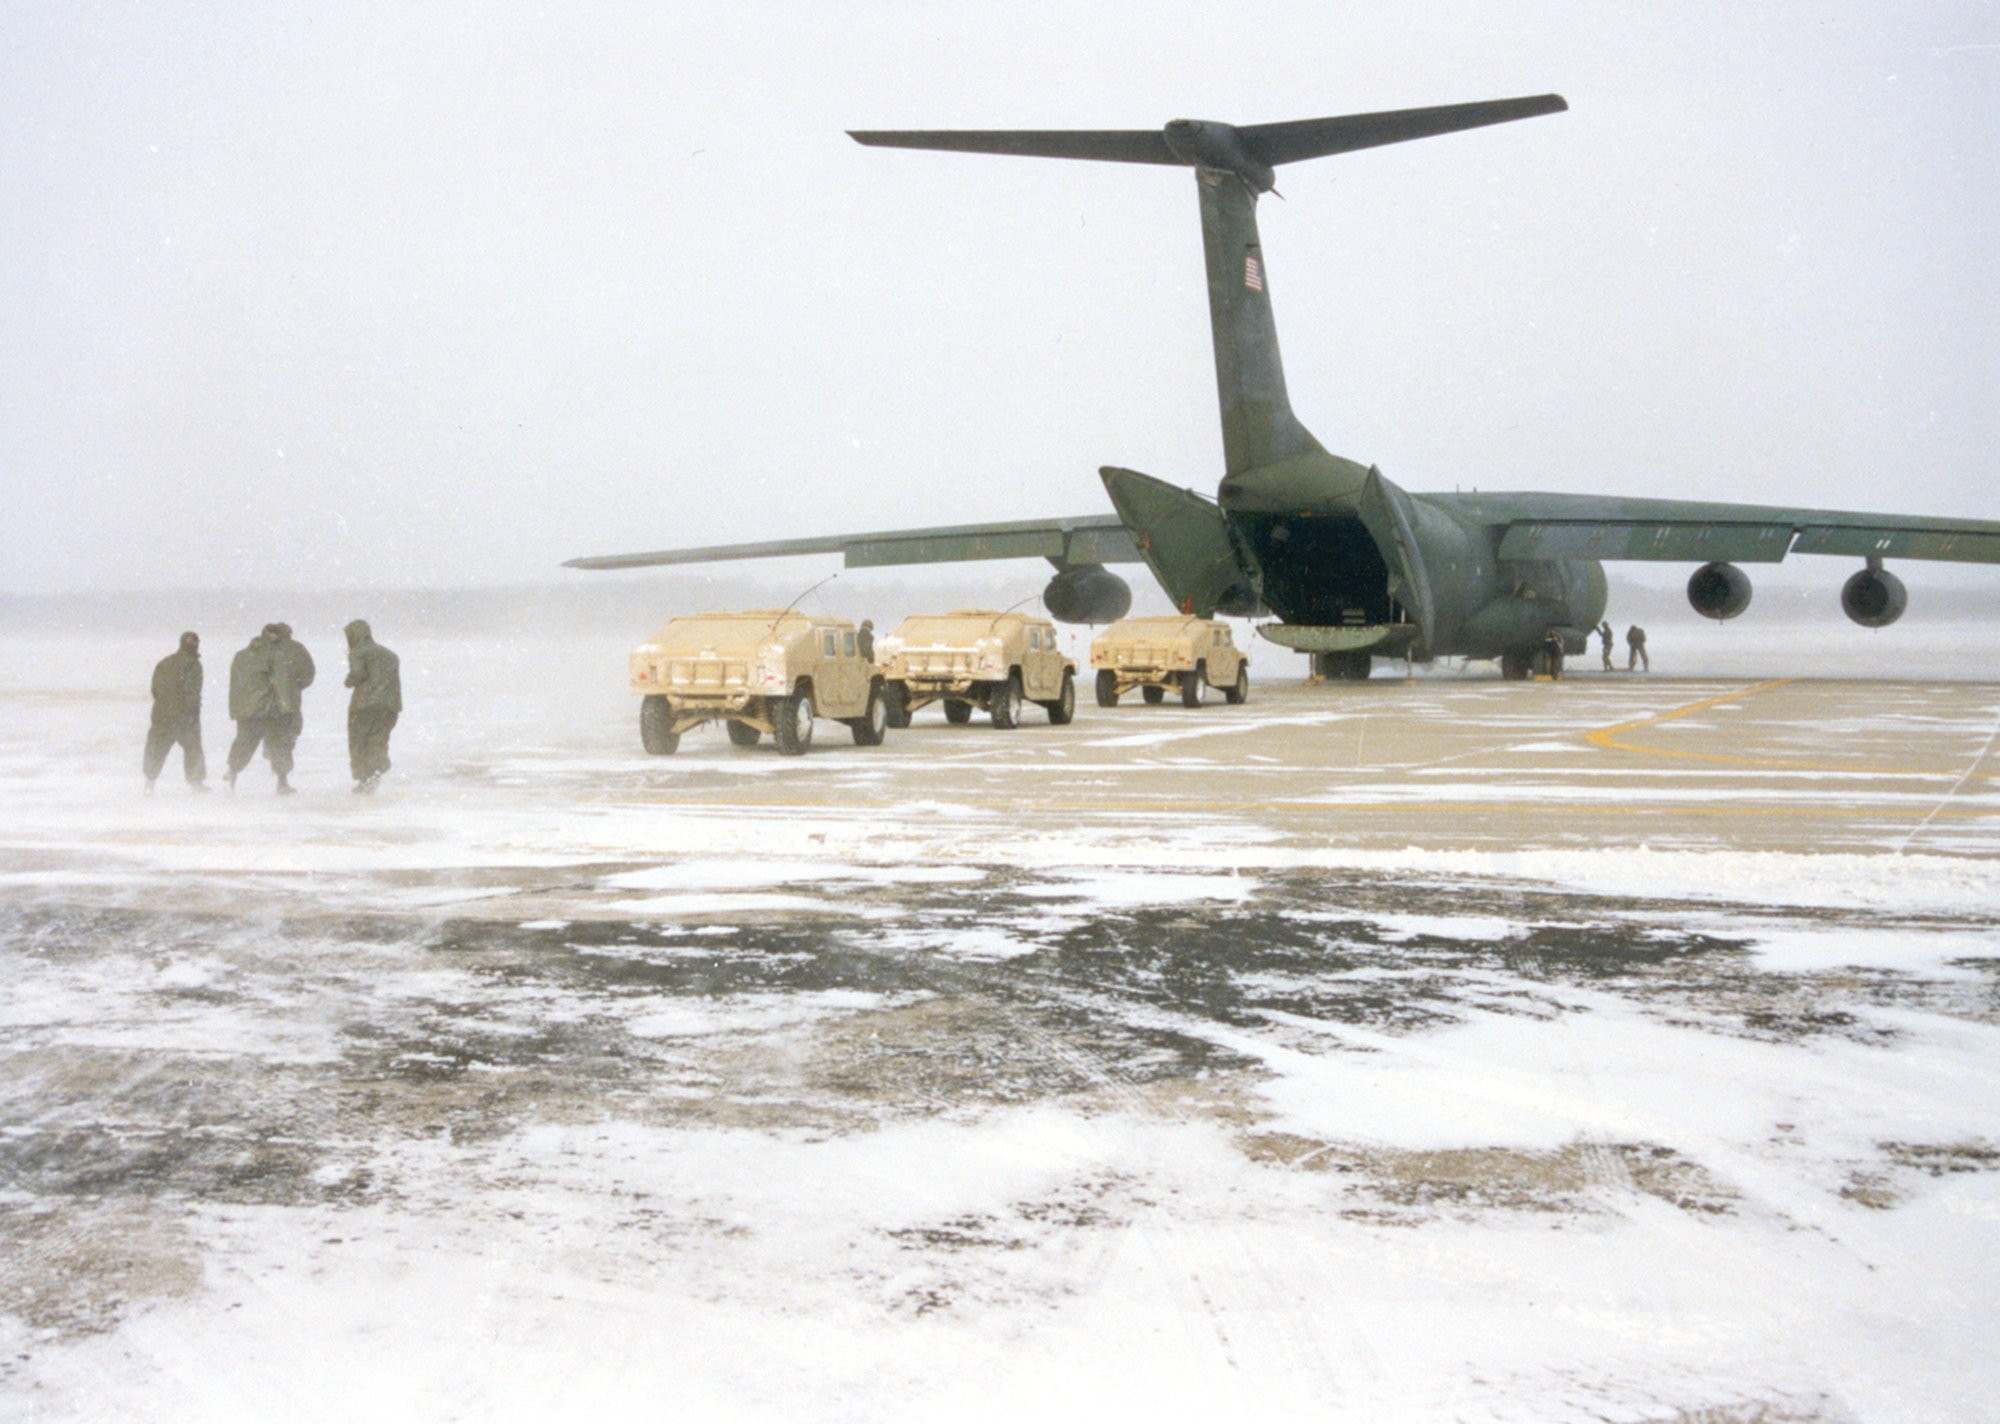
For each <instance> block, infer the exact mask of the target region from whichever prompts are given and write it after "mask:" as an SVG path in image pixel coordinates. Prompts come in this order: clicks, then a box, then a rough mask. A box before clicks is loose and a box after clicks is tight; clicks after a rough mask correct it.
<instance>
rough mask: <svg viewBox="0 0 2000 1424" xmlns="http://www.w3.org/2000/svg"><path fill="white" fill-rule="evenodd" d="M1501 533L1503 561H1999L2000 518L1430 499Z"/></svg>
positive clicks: (1690, 503) (1548, 498)
mask: <svg viewBox="0 0 2000 1424" xmlns="http://www.w3.org/2000/svg"><path fill="white" fill-rule="evenodd" d="M1424 498H1426V499H1429V500H1431V501H1434V502H1436V503H1438V504H1443V505H1449V506H1450V507H1451V508H1453V509H1455V510H1457V511H1459V512H1460V513H1462V514H1469V515H1471V516H1472V517H1473V518H1475V519H1476V520H1478V521H1479V522H1481V523H1484V524H1487V525H1489V526H1492V527H1496V528H1501V529H1504V530H1505V531H1506V532H1505V533H1504V534H1503V535H1502V536H1501V539H1500V557H1501V558H1503V559H1603V560H1618V559H1642V560H1652V561H1656V562H1668V563H1706V562H1708V561H1710V560H1715V561H1719V562H1722V563H1731V564H1775V563H1778V562H1780V561H1781V560H1782V559H1783V558H1784V557H1785V555H1787V554H1846V555H1849V556H1851V557H1858V558H1878V559H1949V560H1955V561H1957V562H1960V563H1974V564H2000V521H1996V520H1990V519H1936V518H1931V517H1928V516H1925V515H1908V514H1856V513H1852V512H1850V511H1846V510H1837V509H1790V508H1785V507H1783V506H1778V505H1762V504H1707V503H1701V502H1699V501H1695V500H1682V499H1624V498H1619V497H1615V496H1593V495H1569V494H1450V495H1444V494H1433V495H1426V496H1424Z"/></svg>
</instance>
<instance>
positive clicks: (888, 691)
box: [882, 682, 910, 729]
mask: <svg viewBox="0 0 2000 1424" xmlns="http://www.w3.org/2000/svg"><path fill="white" fill-rule="evenodd" d="M882 712H883V715H884V716H885V717H886V718H887V724H888V725H889V726H891V727H895V728H898V729H900V728H903V727H907V726H909V725H910V689H909V688H907V687H905V686H903V684H902V683H900V682H891V683H886V684H884V685H883V688H882Z"/></svg>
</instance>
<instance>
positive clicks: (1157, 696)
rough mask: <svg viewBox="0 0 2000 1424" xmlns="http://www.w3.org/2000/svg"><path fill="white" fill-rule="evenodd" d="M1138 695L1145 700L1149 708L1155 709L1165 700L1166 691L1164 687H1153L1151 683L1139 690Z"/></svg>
mask: <svg viewBox="0 0 2000 1424" xmlns="http://www.w3.org/2000/svg"><path fill="white" fill-rule="evenodd" d="M1139 695H1140V696H1141V697H1143V698H1145V699H1146V704H1147V705H1148V706H1149V707H1157V706H1159V705H1160V704H1161V703H1162V702H1165V701H1166V700H1167V690H1166V689H1165V688H1164V687H1154V686H1153V685H1152V684H1151V683H1148V684H1146V686H1144V687H1142V688H1140V689H1139Z"/></svg>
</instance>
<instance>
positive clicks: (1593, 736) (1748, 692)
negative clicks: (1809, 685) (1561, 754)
mask: <svg viewBox="0 0 2000 1424" xmlns="http://www.w3.org/2000/svg"><path fill="white" fill-rule="evenodd" d="M1797 681H1798V679H1797V678H1794V677H1781V678H1778V679H1776V680H1775V681H1772V682H1760V683H1757V684H1755V685H1754V686H1751V687H1743V688H1738V689H1737V690H1736V691H1734V692H1725V693H1723V694H1722V695H1721V696H1720V697H1710V698H1706V699H1704V700H1703V701H1700V702H1690V703H1689V704H1688V705H1687V706H1685V707H1676V708H1674V710H1673V711H1671V712H1662V713H1660V714H1659V715H1658V716H1657V717H1642V718H1640V719H1639V720H1638V721H1636V722H1620V723H1618V724H1617V725H1615V726H1611V727H1599V728H1597V729H1596V730H1595V731H1592V732H1585V733H1584V734H1583V739H1584V740H1585V741H1586V742H1589V743H1590V744H1591V745H1592V746H1595V747H1604V748H1606V749H1608V750H1610V751H1620V752H1638V753H1640V754H1641V755H1644V756H1661V757H1679V758H1681V759H1683V760H1685V761H1719V762H1725V763H1727V764H1728V765H1730V766H1768V767H1770V768H1772V769H1773V770H1777V771H1840V772H1846V773H1848V774H1850V775H1855V774H1858V775H1862V776H1935V775H1937V773H1936V772H1934V771H1924V770H1921V769H1919V768H1916V767H1908V766H1852V765H1847V766H1841V765H1835V764H1832V763H1823V762H1811V761H1780V760H1778V759H1776V758H1774V757H1744V756H1729V755H1726V754H1725V753H1722V752H1688V751H1680V750H1678V749H1676V748H1671V747H1649V746H1644V745H1642V744H1640V743H1638V742H1626V741H1620V740H1619V737H1620V736H1621V735H1622V734H1623V733H1626V732H1636V731H1638V730H1639V729H1640V728H1641V727H1657V726H1659V725H1660V724H1661V723H1663V722H1672V721H1676V720H1678V719H1679V718H1682V717H1689V716H1692V715H1693V714H1695V713H1696V712H1702V711H1706V710H1707V709H1708V708H1710V707H1717V706H1720V705H1721V704H1722V703H1725V702H1736V701H1740V700H1741V699H1743V698H1746V697H1755V696H1756V695H1757V694H1758V693H1760V692H1769V691H1771V690H1772V689H1773V688H1777V687H1787V686H1789V685H1791V684H1792V683H1794V682H1797ZM1948 774H1949V773H1947V775H1948ZM1971 776H1972V777H1973V778H1974V779H1977V780H1981V781H1984V780H1987V779H1989V778H1990V776H1991V773H1989V772H1974V773H1971Z"/></svg>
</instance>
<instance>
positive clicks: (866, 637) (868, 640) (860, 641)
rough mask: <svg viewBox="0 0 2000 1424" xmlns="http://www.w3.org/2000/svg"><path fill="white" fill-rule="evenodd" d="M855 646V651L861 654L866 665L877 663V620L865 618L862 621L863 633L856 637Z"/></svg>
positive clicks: (857, 634)
mask: <svg viewBox="0 0 2000 1424" xmlns="http://www.w3.org/2000/svg"><path fill="white" fill-rule="evenodd" d="M854 645H855V650H856V651H857V652H859V653H860V654H861V661H863V662H864V663H872V662H874V661H875V620H874V619H873V618H864V619H862V620H861V631H860V632H858V633H856V634H855V635H854Z"/></svg>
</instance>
